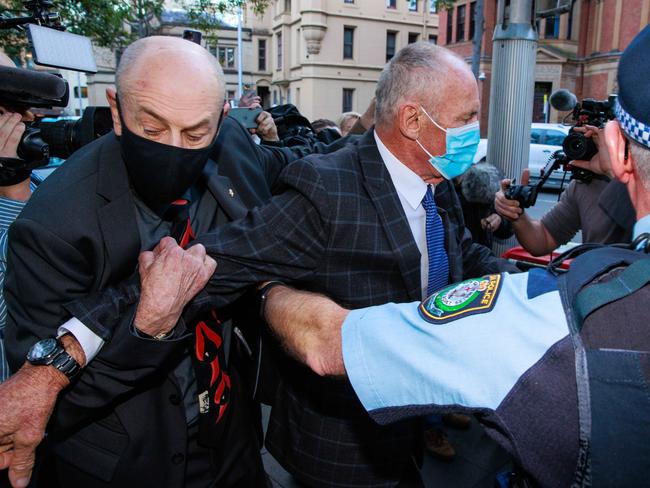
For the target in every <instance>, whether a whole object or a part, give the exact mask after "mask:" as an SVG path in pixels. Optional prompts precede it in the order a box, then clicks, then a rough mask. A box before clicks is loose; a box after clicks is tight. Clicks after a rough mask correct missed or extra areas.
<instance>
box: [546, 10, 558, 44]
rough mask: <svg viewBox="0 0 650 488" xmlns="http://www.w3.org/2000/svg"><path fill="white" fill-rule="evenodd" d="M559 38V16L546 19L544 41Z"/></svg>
mask: <svg viewBox="0 0 650 488" xmlns="http://www.w3.org/2000/svg"><path fill="white" fill-rule="evenodd" d="M558 37H560V16H559V15H555V16H553V17H546V27H545V28H544V38H545V39H557V38H558Z"/></svg>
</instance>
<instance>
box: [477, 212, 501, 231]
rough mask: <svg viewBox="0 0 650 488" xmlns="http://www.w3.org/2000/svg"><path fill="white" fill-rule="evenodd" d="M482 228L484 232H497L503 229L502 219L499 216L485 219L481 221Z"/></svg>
mask: <svg viewBox="0 0 650 488" xmlns="http://www.w3.org/2000/svg"><path fill="white" fill-rule="evenodd" d="M481 227H483V229H484V230H487V231H490V232H495V231H496V230H497V229H498V228H499V227H501V217H500V216H499V215H498V214H495V213H493V214H490V215H488V216H487V217H485V218H484V219H481Z"/></svg>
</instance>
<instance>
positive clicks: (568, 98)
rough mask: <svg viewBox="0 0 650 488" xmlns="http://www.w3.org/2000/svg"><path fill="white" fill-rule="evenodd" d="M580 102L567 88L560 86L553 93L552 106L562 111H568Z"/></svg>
mask: <svg viewBox="0 0 650 488" xmlns="http://www.w3.org/2000/svg"><path fill="white" fill-rule="evenodd" d="M577 103H578V99H577V98H576V96H575V95H574V94H573V93H571V92H570V91H569V90H567V89H565V88H560V89H559V90H556V91H554V92H553V93H552V94H551V106H552V107H553V108H554V109H555V110H559V111H560V112H568V111H570V110H573V107H575V106H576V104H577Z"/></svg>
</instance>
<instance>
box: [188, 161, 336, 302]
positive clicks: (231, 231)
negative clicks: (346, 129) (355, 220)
mask: <svg viewBox="0 0 650 488" xmlns="http://www.w3.org/2000/svg"><path fill="white" fill-rule="evenodd" d="M280 183H281V184H282V186H283V190H284V191H283V192H282V193H281V194H279V195H276V196H274V197H273V198H272V199H271V201H270V202H269V203H268V204H266V205H264V206H261V207H257V208H255V209H253V210H251V211H250V212H249V213H248V214H247V216H246V217H244V218H243V219H241V220H238V221H236V222H232V223H230V224H227V225H224V226H221V227H219V228H218V229H216V230H215V231H213V232H210V233H208V234H205V235H203V236H200V237H199V238H198V239H197V241H196V242H197V243H201V244H203V245H204V246H205V248H206V250H207V252H208V254H210V255H211V256H212V257H213V258H214V259H216V261H217V270H216V272H215V274H214V275H213V277H212V279H211V280H210V282H209V283H208V285H207V286H206V288H205V290H204V292H203V293H201V294H199V295H198V296H197V297H196V298H195V300H194V301H193V303H192V307H193V309H194V307H204V306H206V304H208V303H209V304H210V306H216V307H223V306H225V305H228V304H230V303H232V302H233V301H234V300H236V299H237V298H238V297H239V296H241V295H242V294H243V293H244V292H245V291H246V289H247V288H248V287H250V286H251V285H255V284H257V283H261V282H264V281H269V280H282V281H285V282H291V283H294V284H298V285H299V284H300V282H301V281H302V280H305V279H307V278H308V277H309V276H311V275H312V274H313V273H314V272H315V271H316V270H317V268H318V267H319V264H320V262H321V260H322V259H323V257H324V254H325V250H326V247H327V239H328V235H329V212H330V211H329V209H330V202H329V198H328V192H327V190H326V188H325V186H324V184H323V183H322V181H321V178H320V175H319V173H318V171H317V170H316V168H315V167H314V166H313V165H312V164H311V163H310V162H309V161H305V160H302V161H297V162H295V163H293V164H291V165H290V166H289V167H287V169H286V170H285V171H284V172H283V174H282V176H281V178H280Z"/></svg>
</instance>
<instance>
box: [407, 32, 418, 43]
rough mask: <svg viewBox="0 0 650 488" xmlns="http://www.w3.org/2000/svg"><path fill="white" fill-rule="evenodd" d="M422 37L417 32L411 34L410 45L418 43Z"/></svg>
mask: <svg viewBox="0 0 650 488" xmlns="http://www.w3.org/2000/svg"><path fill="white" fill-rule="evenodd" d="M419 37H420V34H418V33H417V32H409V44H413V43H414V42H418V39H419Z"/></svg>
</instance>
